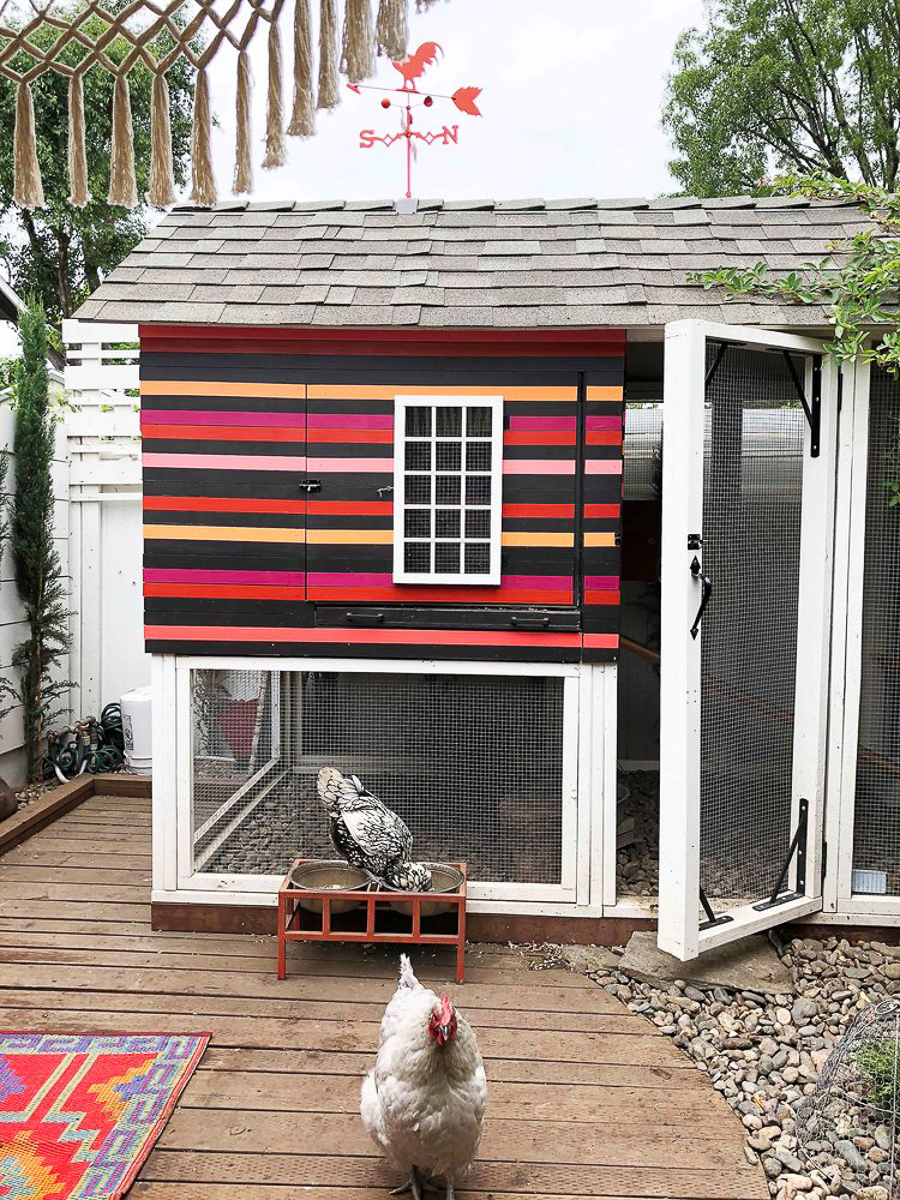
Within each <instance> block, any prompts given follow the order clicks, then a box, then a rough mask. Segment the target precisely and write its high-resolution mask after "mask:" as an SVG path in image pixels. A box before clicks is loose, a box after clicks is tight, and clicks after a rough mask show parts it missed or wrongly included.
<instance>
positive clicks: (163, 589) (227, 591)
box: [144, 583, 304, 601]
mask: <svg viewBox="0 0 900 1200" xmlns="http://www.w3.org/2000/svg"><path fill="white" fill-rule="evenodd" d="M144 595H145V596H194V597H196V598H198V599H203V598H208V599H210V600H299V601H302V600H303V599H304V595H303V588H296V587H264V586H262V585H254V584H248V585H240V584H237V585H232V586H230V587H229V586H228V585H227V584H220V583H145V584H144Z"/></svg>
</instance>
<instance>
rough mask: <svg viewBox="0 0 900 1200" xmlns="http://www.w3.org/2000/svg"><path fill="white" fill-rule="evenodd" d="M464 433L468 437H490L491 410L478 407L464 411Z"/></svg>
mask: <svg viewBox="0 0 900 1200" xmlns="http://www.w3.org/2000/svg"><path fill="white" fill-rule="evenodd" d="M466 433H467V434H468V436H469V437H490V436H491V410H490V409H489V408H483V407H481V406H480V405H479V406H478V407H477V408H467V409H466Z"/></svg>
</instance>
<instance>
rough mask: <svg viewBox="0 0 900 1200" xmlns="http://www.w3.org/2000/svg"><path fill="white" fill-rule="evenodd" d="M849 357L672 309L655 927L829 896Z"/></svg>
mask: <svg viewBox="0 0 900 1200" xmlns="http://www.w3.org/2000/svg"><path fill="white" fill-rule="evenodd" d="M838 377H839V371H838V369H837V367H836V366H835V365H834V364H833V363H832V362H831V361H829V360H828V359H827V358H826V357H825V355H824V353H823V346H822V343H821V342H819V341H817V340H815V339H811V338H806V337H796V336H793V335H782V334H777V333H767V332H763V331H760V330H756V329H751V328H745V327H743V326H733V325H713V324H708V323H706V322H701V321H678V322H675V323H673V324H670V325H668V326H667V327H666V345H665V385H664V405H663V414H664V416H663V420H664V426H663V433H664V437H663V534H662V540H663V545H662V639H661V643H662V644H661V656H662V663H661V712H660V784H661V788H660V807H661V811H660V887H659V945H660V947H661V948H662V949H664V950H667V951H669V952H670V953H671V954H674V955H676V956H677V957H678V958H680V959H683V960H689V959H692V958H695V957H696V956H697V955H698V954H702V953H703V951H705V950H708V949H711V948H712V947H714V946H719V945H722V944H723V943H725V942H729V941H734V940H736V939H737V938H740V937H743V936H745V935H746V934H749V933H753V932H757V931H760V930H763V929H767V928H769V927H770V926H773V925H777V924H779V923H781V922H783V921H788V920H791V919H794V918H797V917H800V916H803V915H805V914H807V913H812V912H815V911H816V910H817V909H820V908H821V907H822V900H821V897H822V854H823V849H822V825H823V821H822V816H823V808H824V796H823V789H824V781H825V745H826V695H827V682H828V643H829V629H830V595H831V588H830V578H831V560H832V538H833V505H834V480H835V444H836V437H835V428H836V422H837V412H838Z"/></svg>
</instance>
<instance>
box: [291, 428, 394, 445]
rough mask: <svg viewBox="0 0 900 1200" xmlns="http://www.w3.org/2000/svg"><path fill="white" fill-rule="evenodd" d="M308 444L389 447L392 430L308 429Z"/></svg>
mask: <svg viewBox="0 0 900 1200" xmlns="http://www.w3.org/2000/svg"><path fill="white" fill-rule="evenodd" d="M306 440H307V441H308V442H368V443H372V444H374V443H380V444H381V445H390V444H391V443H392V442H393V440H394V431H393V430H392V429H310V430H309V432H308V433H307V435H306Z"/></svg>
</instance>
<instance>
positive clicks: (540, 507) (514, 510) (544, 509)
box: [503, 504, 575, 518]
mask: <svg viewBox="0 0 900 1200" xmlns="http://www.w3.org/2000/svg"><path fill="white" fill-rule="evenodd" d="M503 515H504V517H548V518H549V517H574V516H575V505H574V504H504V505H503Z"/></svg>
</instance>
